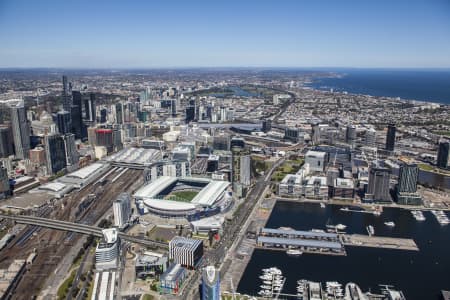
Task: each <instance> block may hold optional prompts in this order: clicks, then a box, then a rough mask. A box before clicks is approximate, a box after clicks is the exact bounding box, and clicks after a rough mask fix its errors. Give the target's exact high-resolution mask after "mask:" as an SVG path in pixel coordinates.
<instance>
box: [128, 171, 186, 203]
mask: <svg viewBox="0 0 450 300" xmlns="http://www.w3.org/2000/svg"><path fill="white" fill-rule="evenodd" d="M177 180H178V178H176V177H170V176H161V177H159V178H158V179H156V180H155V181H152V182H151V183H149V184H147V185H144V186H143V187H141V188H140V189H139V190H137V192H136V193H135V194H134V196H135V197H138V198H152V197H155V196H156V195H158V194H159V193H161V192H162V191H163V190H164V189H165V188H167V187H168V186H169V185H171V184H173V183H175V182H176V181H177Z"/></svg>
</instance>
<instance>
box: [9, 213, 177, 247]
mask: <svg viewBox="0 0 450 300" xmlns="http://www.w3.org/2000/svg"><path fill="white" fill-rule="evenodd" d="M0 218H5V219H11V220H14V221H15V222H17V223H20V224H29V225H35V226H41V227H46V228H51V229H56V230H63V231H71V232H76V233H81V234H87V235H93V236H96V237H103V233H102V228H100V227H96V226H90V225H85V224H81V223H73V222H68V221H60V220H53V219H47V218H41V217H33V216H21V215H4V214H0ZM118 236H119V237H120V238H121V239H122V240H126V241H129V242H132V243H137V244H141V245H144V246H149V247H163V248H167V247H168V244H167V243H163V242H158V241H153V240H149V239H144V238H139V237H135V236H131V235H128V234H125V233H122V232H119V233H118Z"/></svg>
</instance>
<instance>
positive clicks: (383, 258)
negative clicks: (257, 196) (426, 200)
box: [238, 201, 450, 300]
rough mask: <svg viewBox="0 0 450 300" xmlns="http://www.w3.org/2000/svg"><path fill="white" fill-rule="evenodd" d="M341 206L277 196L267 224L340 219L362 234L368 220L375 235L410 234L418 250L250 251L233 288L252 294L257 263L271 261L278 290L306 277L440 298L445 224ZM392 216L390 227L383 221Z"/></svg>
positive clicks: (449, 238)
mask: <svg viewBox="0 0 450 300" xmlns="http://www.w3.org/2000/svg"><path fill="white" fill-rule="evenodd" d="M340 208H341V206H337V205H327V207H326V208H321V207H320V206H319V204H316V203H293V202H284V201H280V202H277V204H276V205H275V207H274V210H273V212H272V214H271V216H270V218H269V221H268V223H267V226H266V227H268V228H278V227H282V226H286V227H292V228H294V229H297V230H310V229H312V228H317V229H325V228H326V224H327V223H329V224H339V223H341V224H345V225H347V229H346V231H347V232H348V233H358V234H367V231H366V227H367V226H368V225H373V226H374V228H375V235H379V236H391V237H404V238H412V239H414V241H415V242H416V244H417V245H418V247H419V249H420V252H417V251H404V250H392V249H376V248H364V247H349V246H347V247H346V250H347V256H331V255H319V254H307V253H304V254H303V255H301V256H299V257H291V256H288V255H287V254H286V253H285V252H283V251H270V250H255V252H254V253H253V255H252V258H251V260H250V262H249V264H248V266H247V268H246V270H245V272H244V274H243V276H242V279H241V281H240V282H239V285H238V292H241V293H246V294H252V295H256V293H257V292H258V290H259V289H260V288H259V286H260V285H261V284H262V282H261V280H260V279H259V278H258V276H259V275H261V272H262V271H261V270H262V269H263V268H268V267H273V266H276V267H278V268H280V269H281V270H282V272H283V275H284V276H286V278H287V279H286V284H285V287H284V289H283V293H289V294H295V293H296V282H297V280H299V279H307V280H311V281H318V282H322V283H325V281H338V282H340V283H348V282H355V283H356V284H358V285H359V286H360V287H361V288H362V289H363V291H368V290H371V291H373V292H378V291H379V286H378V285H379V284H388V285H394V286H395V288H397V289H400V290H402V291H403V292H404V294H405V296H406V299H408V300H424V299H430V300H434V299H436V300H437V299H440V297H439V294H440V290H450V280H449V279H450V273H449V272H450V271H449V270H450V255H449V253H450V225H447V226H441V225H439V224H438V222H437V221H436V219H435V218H434V216H433V215H432V214H431V212H424V215H425V217H426V218H427V220H426V221H424V222H418V221H416V220H415V219H414V218H413V217H412V215H411V213H410V212H409V211H407V210H403V209H398V208H386V209H385V210H384V212H383V214H382V215H381V216H379V217H377V216H374V215H372V214H364V213H354V212H344V211H341V210H340ZM386 221H394V222H395V224H396V226H395V227H394V228H392V227H388V226H386V225H384V222H386Z"/></svg>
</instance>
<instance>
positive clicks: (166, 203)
mask: <svg viewBox="0 0 450 300" xmlns="http://www.w3.org/2000/svg"><path fill="white" fill-rule="evenodd" d="M144 204H145V205H147V206H149V207H151V208H154V209H157V210H183V211H185V210H194V209H195V205H194V204H192V203H190V202H179V201H172V200H159V199H147V200H144Z"/></svg>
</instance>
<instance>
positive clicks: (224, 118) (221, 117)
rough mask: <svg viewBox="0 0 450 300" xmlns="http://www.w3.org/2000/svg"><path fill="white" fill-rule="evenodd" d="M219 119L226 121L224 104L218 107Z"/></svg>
mask: <svg viewBox="0 0 450 300" xmlns="http://www.w3.org/2000/svg"><path fill="white" fill-rule="evenodd" d="M219 112H220V121H222V122H226V121H227V108H226V107H224V106H221V107H220V110H219Z"/></svg>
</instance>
